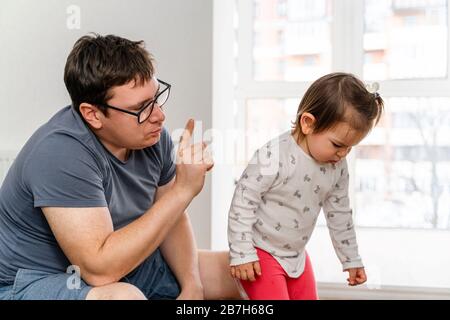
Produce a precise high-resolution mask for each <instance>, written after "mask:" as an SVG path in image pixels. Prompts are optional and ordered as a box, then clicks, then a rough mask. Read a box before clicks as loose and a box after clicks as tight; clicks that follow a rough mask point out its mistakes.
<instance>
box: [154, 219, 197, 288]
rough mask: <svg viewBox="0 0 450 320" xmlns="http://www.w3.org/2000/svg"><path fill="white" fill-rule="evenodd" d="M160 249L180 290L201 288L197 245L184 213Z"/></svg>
mask: <svg viewBox="0 0 450 320" xmlns="http://www.w3.org/2000/svg"><path fill="white" fill-rule="evenodd" d="M160 248H161V253H162V254H163V256H164V258H165V259H166V261H167V263H168V264H169V266H170V268H171V269H172V271H173V273H174V274H175V276H176V278H177V280H178V282H179V283H180V285H181V288H182V290H183V289H184V288H186V287H189V286H196V287H201V280H200V273H199V266H198V252H197V245H196V242H195V238H194V234H193V231H192V226H191V223H190V221H189V217H188V215H187V213H186V212H185V213H183V215H182V216H181V218H180V219H179V221H178V222H177V224H176V225H175V226H174V227H173V228H172V229H171V230H170V232H169V233H168V234H167V237H166V239H165V240H164V241H163V243H162V244H161V246H160Z"/></svg>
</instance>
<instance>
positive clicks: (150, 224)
mask: <svg viewBox="0 0 450 320" xmlns="http://www.w3.org/2000/svg"><path fill="white" fill-rule="evenodd" d="M191 200H192V197H190V196H189V195H186V194H184V193H182V192H178V190H176V189H173V190H171V191H170V192H167V193H166V194H165V195H163V196H162V197H161V198H160V199H158V200H157V201H156V202H155V203H154V204H153V206H152V207H151V208H150V209H149V210H148V211H147V212H145V213H144V214H143V215H142V217H140V218H139V219H137V220H135V221H134V222H132V223H130V224H129V225H127V226H126V227H123V228H121V229H119V230H117V231H115V232H113V233H111V234H110V235H109V236H108V237H107V238H106V240H105V242H104V243H103V245H102V246H101V248H100V249H99V252H98V255H97V257H96V261H97V263H96V266H95V267H94V268H95V271H94V272H93V273H94V275H95V274H97V275H99V278H100V279H102V280H100V282H102V283H105V284H106V283H111V282H115V281H118V280H120V279H121V278H122V277H123V276H125V275H127V274H128V273H129V272H131V271H132V270H133V269H134V268H136V267H137V266H138V265H139V264H141V263H142V262H143V261H144V260H145V259H146V258H147V257H148V256H149V255H150V254H151V253H153V252H154V251H155V250H156V249H157V248H158V247H159V246H160V244H161V243H162V242H163V240H164V239H165V237H166V236H167V234H168V232H169V231H170V230H171V229H172V228H173V227H174V226H175V224H176V223H178V221H179V218H180V216H181V214H182V213H183V212H184V210H185V209H186V207H187V206H188V205H189V203H190V201H191ZM94 268H93V269H94ZM91 271H93V270H91ZM82 275H83V274H82Z"/></svg>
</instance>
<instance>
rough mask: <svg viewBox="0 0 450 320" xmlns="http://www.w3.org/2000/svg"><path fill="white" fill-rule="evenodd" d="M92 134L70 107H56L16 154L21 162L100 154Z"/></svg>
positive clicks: (96, 156) (96, 155)
mask: <svg viewBox="0 0 450 320" xmlns="http://www.w3.org/2000/svg"><path fill="white" fill-rule="evenodd" d="M92 135H93V134H92V133H90V132H89V129H88V128H87V127H86V126H85V125H84V123H83V122H82V121H81V119H80V118H77V116H76V114H74V111H72V110H71V108H70V106H68V107H65V108H63V109H61V110H59V111H58V112H57V113H56V114H55V115H54V116H53V117H52V118H51V119H50V120H49V121H48V122H47V123H45V124H43V125H42V126H41V127H40V128H39V129H38V130H36V132H35V133H34V134H33V135H32V136H31V137H30V139H29V140H28V141H27V142H26V144H25V145H24V147H23V148H22V151H21V152H20V154H19V156H22V160H24V162H29V161H46V159H55V158H66V159H67V158H70V157H71V156H73V157H77V158H83V157H95V158H98V157H99V155H98V154H99V152H98V149H97V147H96V145H95V143H94V141H93V136H92Z"/></svg>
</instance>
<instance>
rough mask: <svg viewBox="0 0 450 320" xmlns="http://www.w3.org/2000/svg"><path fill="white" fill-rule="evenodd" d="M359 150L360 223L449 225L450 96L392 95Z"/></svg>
mask: <svg viewBox="0 0 450 320" xmlns="http://www.w3.org/2000/svg"><path fill="white" fill-rule="evenodd" d="M385 110H386V114H385V115H384V117H383V119H382V122H381V123H380V124H379V126H378V127H377V128H375V129H374V130H373V132H372V133H371V134H370V135H369V136H368V137H367V138H366V139H365V140H364V141H363V143H362V144H361V145H360V146H358V147H357V148H356V159H357V160H356V174H355V188H356V199H355V200H356V210H355V211H356V222H357V224H358V225H360V226H370V227H399V228H427V229H429V228H434V229H449V228H450V98H391V99H388V100H387V101H386V109H385Z"/></svg>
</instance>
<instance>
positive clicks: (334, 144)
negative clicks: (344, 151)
mask: <svg viewBox="0 0 450 320" xmlns="http://www.w3.org/2000/svg"><path fill="white" fill-rule="evenodd" d="M332 144H333V146H335V147H336V148H340V147H341V146H339V145H337V144H336V143H334V142H332Z"/></svg>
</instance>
